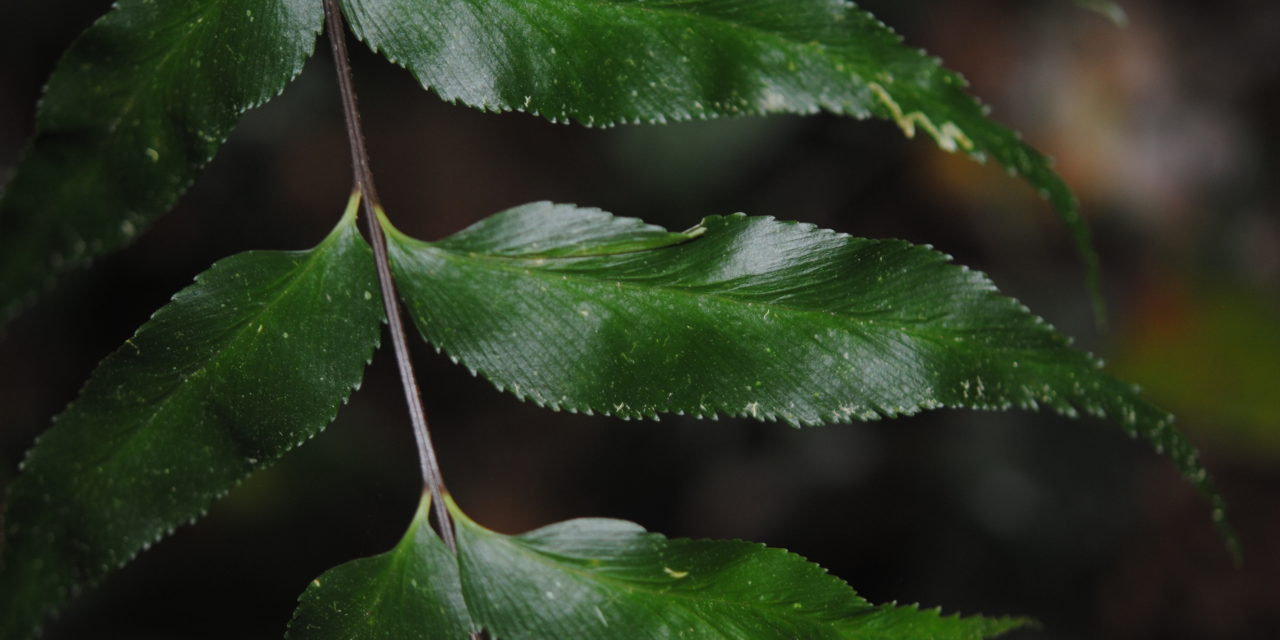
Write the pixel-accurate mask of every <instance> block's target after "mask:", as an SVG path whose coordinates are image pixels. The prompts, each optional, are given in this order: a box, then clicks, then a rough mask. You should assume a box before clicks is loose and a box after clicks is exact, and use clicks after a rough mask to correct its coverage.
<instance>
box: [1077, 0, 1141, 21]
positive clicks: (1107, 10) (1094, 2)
mask: <svg viewBox="0 0 1280 640" xmlns="http://www.w3.org/2000/svg"><path fill="white" fill-rule="evenodd" d="M1076 4H1078V5H1080V6H1082V7H1084V8H1086V9H1089V10H1091V11H1096V12H1098V13H1100V14H1102V15H1104V16H1106V17H1107V19H1108V20H1110V21H1112V22H1114V23H1116V24H1117V25H1119V26H1122V27H1123V26H1125V25H1127V24H1129V15H1128V14H1127V13H1125V11H1124V7H1122V6H1120V3H1119V2H1113V1H1112V0H1076Z"/></svg>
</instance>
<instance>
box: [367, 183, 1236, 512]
mask: <svg viewBox="0 0 1280 640" xmlns="http://www.w3.org/2000/svg"><path fill="white" fill-rule="evenodd" d="M384 224H385V218H384ZM388 227H389V225H388ZM389 239H390V252H391V260H392V266H393V268H394V269H395V271H396V275H397V281H398V283H399V288H400V292H401V295H402V296H403V297H404V299H405V301H406V303H407V306H408V307H409V309H410V310H411V313H412V316H413V318H414V320H415V321H416V322H417V325H418V328H419V330H420V331H421V333H422V334H423V336H424V337H425V338H426V339H427V341H428V342H430V343H432V344H433V345H435V346H436V347H437V348H440V349H443V350H444V351H445V352H447V353H448V354H449V355H450V356H452V357H453V358H455V359H456V360H458V361H460V362H462V363H463V364H465V365H466V366H467V367H468V368H470V369H471V370H472V371H475V372H478V373H479V374H480V375H483V376H484V377H486V378H488V379H489V380H491V381H492V382H493V383H494V384H495V385H497V386H498V388H500V389H504V390H509V391H511V392H512V393H514V394H516V395H517V396H519V397H521V398H526V399H530V400H533V401H534V402H536V403H538V404H540V405H545V406H549V407H552V408H555V409H566V410H569V411H581V412H588V413H591V412H596V413H605V414H611V415H617V416H621V417H625V418H642V417H656V416H657V414H659V413H677V414H692V415H695V416H701V417H714V416H716V415H719V414H725V415H730V416H744V417H752V418H758V419H762V420H783V421H786V422H788V423H790V424H793V425H816V424H823V423H831V422H847V421H851V420H867V419H874V418H878V417H882V416H886V417H891V416H896V415H900V414H911V413H915V412H917V411H920V410H922V409H930V408H937V407H961V408H975V409H1006V408H1012V407H1020V408H1026V409H1034V408H1037V407H1041V406H1045V407H1048V408H1051V409H1053V410H1055V411H1057V412H1058V413H1062V414H1064V415H1068V416H1075V415H1076V414H1077V413H1078V412H1080V411H1083V412H1085V413H1088V414H1090V415H1094V416H1098V417H1108V418H1111V419H1112V420H1114V421H1115V422H1117V423H1118V424H1120V425H1121V426H1123V427H1124V428H1125V429H1126V430H1127V431H1129V432H1130V433H1135V434H1137V433H1140V434H1141V435H1143V436H1144V437H1146V438H1147V439H1148V440H1150V441H1151V442H1152V443H1153V444H1154V445H1155V447H1156V448H1157V449H1158V450H1160V451H1162V452H1164V453H1165V454H1166V455H1168V456H1169V457H1170V458H1172V459H1173V461H1174V463H1175V464H1176V465H1177V466H1178V468H1179V469H1180V470H1181V471H1182V472H1183V474H1184V475H1186V476H1187V477H1188V479H1190V480H1191V482H1192V483H1194V484H1195V485H1196V486H1197V487H1198V488H1200V489H1201V491H1203V492H1204V493H1206V495H1208V496H1209V497H1210V499H1211V501H1212V502H1213V506H1214V514H1215V520H1216V521H1217V522H1218V523H1219V525H1222V526H1225V524H1224V516H1223V513H1222V506H1223V505H1222V500H1221V498H1220V497H1219V496H1218V494H1217V493H1216V491H1215V490H1214V489H1213V487H1212V486H1211V484H1210V482H1209V480H1208V478H1207V474H1206V473H1205V471H1204V469H1203V467H1202V466H1201V464H1200V462H1199V460H1198V457H1197V454H1196V451H1195V449H1194V448H1193V447H1192V446H1191V445H1190V444H1189V443H1188V442H1187V441H1186V440H1185V439H1184V438H1183V437H1182V435H1181V434H1180V433H1179V432H1178V431H1177V430H1176V429H1174V428H1173V426H1172V421H1173V419H1172V417H1171V416H1169V415H1168V414H1167V413H1165V412H1163V411H1160V410H1159V409H1156V408H1155V407H1153V406H1151V405H1150V404H1148V403H1147V402H1146V401H1144V400H1143V399H1142V398H1141V397H1140V396H1139V395H1138V392H1137V390H1136V389H1135V387H1133V386H1132V385H1130V384H1127V383H1124V382H1121V381H1118V380H1116V379H1114V378H1112V377H1110V376H1108V375H1107V374H1106V373H1104V372H1103V371H1102V368H1101V364H1100V362H1099V361H1098V360H1097V359H1096V358H1094V357H1092V356H1090V355H1088V354H1086V353H1084V352H1081V351H1078V350H1076V349H1073V348H1071V346H1070V344H1069V341H1068V340H1067V339H1066V338H1064V337H1063V336H1061V335H1060V334H1058V333H1057V332H1055V331H1054V330H1053V328H1052V327H1050V326H1049V325H1048V324H1047V323H1045V322H1044V321H1043V320H1041V319H1039V318H1037V317H1036V316H1033V315H1032V314H1031V313H1030V312H1029V311H1028V310H1027V309H1026V308H1025V307H1023V306H1022V305H1021V304H1019V303H1018V302H1017V301H1015V300H1013V299H1011V298H1008V297H1005V296H1003V295H1001V294H1000V293H999V292H998V291H997V290H996V288H995V286H994V285H993V284H992V283H991V281H990V280H989V279H987V277H986V276H985V275H983V274H981V273H979V272H976V271H972V270H969V269H967V268H965V267H962V266H958V265H955V264H952V263H951V262H950V259H949V257H948V256H946V255H944V254H941V253H938V252H936V251H933V250H932V249H930V248H928V247H922V246H916V245H912V244H909V243H907V242H904V241H900V240H867V239H861V238H853V237H849V236H846V235H843V234H837V233H834V232H831V231H826V230H822V229H818V228H815V227H813V226H811V225H805V224H798V223H788V222H779V221H777V220H774V219H772V218H759V217H746V216H743V215H741V214H739V215H734V216H729V217H709V218H706V219H705V220H703V222H702V224H700V225H699V226H698V227H696V228H694V229H693V230H691V231H689V232H685V233H682V234H672V233H670V232H667V231H665V230H663V229H661V228H659V227H654V226H650V225H645V224H643V223H641V222H640V221H638V220H635V219H630V218H617V217H614V216H611V215H609V214H607V213H604V212H602V211H599V210H596V209H580V208H575V207H573V206H569V205H554V204H549V203H534V204H529V205H525V206H522V207H517V208H515V209H511V210H508V211H505V212H502V213H499V214H497V215H494V216H492V217H490V218H488V219H486V220H484V221H481V222H479V223H477V224H476V225H473V226H472V227H470V228H468V229H465V230H463V231H461V232H459V233H458V234H455V235H454V236H451V237H449V238H446V239H444V240H442V241H440V242H437V243H425V242H420V241H417V240H413V239H411V238H408V237H406V236H404V235H403V234H400V233H399V232H397V231H395V230H394V229H391V230H390V231H389ZM1228 537H1230V535H1229V534H1228Z"/></svg>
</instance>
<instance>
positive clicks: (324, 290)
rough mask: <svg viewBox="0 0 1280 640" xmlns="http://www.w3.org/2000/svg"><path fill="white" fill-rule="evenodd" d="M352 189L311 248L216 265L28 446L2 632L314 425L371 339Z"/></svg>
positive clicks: (13, 491)
mask: <svg viewBox="0 0 1280 640" xmlns="http://www.w3.org/2000/svg"><path fill="white" fill-rule="evenodd" d="M356 201H357V199H356V198H355V197H353V198H352V201H351V204H350V205H349V207H348V209H347V213H346V215H345V216H344V217H343V220H342V222H341V223H340V224H339V225H338V227H337V228H336V229H335V230H334V231H333V233H332V234H330V236H329V237H328V238H327V239H325V240H324V241H323V242H322V243H320V245H319V246H317V247H316V248H315V249H312V250H310V251H298V252H280V251H255V252H248V253H242V254H239V255H236V256H232V257H230V258H227V259H224V260H222V261H219V262H218V263H217V264H215V265H213V267H211V268H210V269H209V270H208V271H206V272H204V273H203V274H201V275H199V276H197V278H196V281H195V284H193V285H191V286H189V287H187V288H186V289H184V290H182V291H181V292H179V293H178V294H177V295H175V296H174V297H173V301H172V302H170V303H169V304H167V305H166V306H164V307H163V308H161V309H160V310H159V311H157V312H156V313H155V315H153V316H152V318H151V319H150V320H149V321H147V323H146V324H144V325H143V326H142V327H141V328H140V329H138V332H137V333H136V334H135V335H134V336H133V337H132V338H131V339H129V340H126V341H125V344H124V345H123V346H121V347H120V348H119V349H118V350H117V351H116V352H114V353H112V354H111V355H110V356H108V357H107V358H106V359H105V360H104V361H103V362H102V364H100V365H99V366H98V368H97V370H95V371H94V373H93V375H92V376H91V377H90V379H89V381H88V383H86V384H85V386H84V389H83V390H82V391H81V393H80V396H79V398H77V399H76V400H75V401H74V402H72V403H71V405H70V406H68V407H67V409H66V411H64V412H63V413H62V415H60V416H59V417H58V418H57V424H56V425H55V426H54V427H53V428H52V429H50V430H49V431H48V432H47V433H45V434H44V435H43V436H41V438H40V440H39V442H38V443H37V444H36V446H35V447H33V448H32V449H31V451H30V452H29V453H28V454H27V458H26V461H25V462H24V469H23V472H22V474H21V475H19V476H18V478H17V479H16V480H15V481H14V482H13V483H12V485H11V486H10V489H9V494H8V504H7V510H6V512H5V517H4V523H5V535H4V548H3V552H2V553H0V639H3V640H14V639H17V638H25V637H29V636H30V635H31V634H32V633H33V632H34V630H35V629H36V628H37V627H38V626H39V625H40V624H41V622H42V621H43V619H44V618H45V616H46V615H48V614H49V613H50V612H52V611H53V610H54V609H55V608H57V607H58V606H59V605H60V604H61V603H62V602H63V601H65V600H66V599H67V598H68V597H70V596H71V595H72V594H73V593H74V592H75V591H77V590H79V589H80V588H82V587H85V586H89V585H92V584H93V583H95V582H97V581H98V580H99V579H101V578H102V577H103V576H104V575H105V574H106V573H107V572H109V571H111V570H113V569H115V568H117V567H120V566H121V565H123V564H125V563H126V562H128V561H129V560H130V559H131V558H132V557H133V556H134V555H136V554H137V553H138V552H139V551H141V550H143V549H145V548H147V547H148V546H150V545H151V544H152V543H154V542H156V541H157V540H159V539H160V538H161V537H163V536H165V535H166V534H168V533H169V532H170V531H172V530H173V528H174V527H176V526H178V525H180V524H183V523H186V522H190V521H192V520H194V519H195V518H197V517H199V516H200V515H202V514H203V513H204V512H205V510H206V509H207V508H208V506H209V504H210V503H212V502H213V501H214V500H215V499H216V498H218V497H220V496H222V495H223V494H225V493H226V492H227V491H228V490H229V489H230V488H231V487H232V486H234V485H235V484H236V483H238V482H240V480H241V479H243V478H244V477H245V476H247V475H248V474H249V473H250V472H251V471H253V470H255V469H258V468H261V467H263V466H265V465H267V464H268V463H270V462H273V461H274V460H276V459H278V458H279V457H280V456H281V455H283V454H284V453H285V452H286V451H288V450H289V449H292V448H294V447H296V446H298V445H299V444H301V443H302V442H304V441H306V440H307V439H308V438H310V437H312V436H314V435H315V434H316V433H318V432H319V431H320V430H321V429H323V428H324V426H325V425H327V424H328V423H329V422H330V421H331V420H332V419H333V417H334V415H335V414H336V412H337V410H338V406H339V404H340V403H343V402H345V401H346V399H347V397H348V395H349V394H350V393H351V391H352V389H353V388H354V387H356V386H358V385H359V383H360V379H361V376H362V373H363V371H364V367H365V364H366V363H367V362H368V360H369V358H370V357H371V356H372V355H373V350H374V349H375V348H376V347H377V344H378V336H379V332H380V329H381V327H380V324H379V322H380V320H381V319H382V318H383V312H382V307H381V298H380V296H379V295H378V293H377V291H378V288H377V283H376V281H375V277H374V268H373V261H372V255H371V252H370V250H369V247H368V245H367V244H365V242H364V240H363V239H362V238H361V237H360V235H359V233H358V232H357V231H356V230H355V226H354V219H355V212H356Z"/></svg>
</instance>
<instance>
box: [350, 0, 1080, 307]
mask: <svg viewBox="0 0 1280 640" xmlns="http://www.w3.org/2000/svg"><path fill="white" fill-rule="evenodd" d="M343 6H344V10H345V13H346V15H347V17H348V20H349V21H350V23H351V29H352V30H353V31H354V32H355V33H356V35H357V36H358V37H360V38H361V39H362V40H364V41H365V42H367V43H368V44H369V46H370V47H372V48H373V49H374V50H375V51H379V52H381V53H382V54H384V55H385V56H386V57H387V58H389V59H390V60H392V61H393V62H396V63H398V64H401V65H403V66H404V67H406V68H407V69H409V71H411V72H412V73H413V74H414V75H415V76H416V77H417V79H418V80H419V82H421V83H422V85H423V86H424V87H427V88H430V89H432V90H433V91H435V92H436V93H438V94H439V95H440V97H442V98H443V99H445V100H448V101H455V102H462V103H464V104H466V105H469V106H472V107H477V108H480V109H485V110H493V111H510V110H517V111H528V112H530V113H534V114H540V115H543V116H546V117H547V118H549V119H551V120H552V121H567V120H570V119H572V120H577V121H579V122H582V123H584V124H587V125H606V126H607V125H612V124H617V123H629V122H664V121H668V120H688V119H692V118H712V117H719V116H733V115H743V114H764V113H816V112H818V111H828V112H832V113H837V114H843V115H849V116H853V117H857V118H866V117H869V116H875V117H878V118H885V119H891V120H893V121H895V122H896V123H897V124H898V126H899V127H901V128H902V130H903V132H904V133H905V134H906V135H907V136H909V137H910V136H913V135H914V134H915V133H916V131H924V132H926V133H927V134H929V135H930V136H931V137H933V138H934V140H935V141H936V142H937V143H938V145H939V146H941V147H942V148H943V149H946V150H948V151H955V150H963V151H965V152H967V153H969V154H970V155H972V156H974V157H976V158H978V159H981V160H985V158H987V157H988V156H990V157H992V158H994V159H995V160H996V161H997V162H999V163H1000V164H1001V165H1003V166H1004V167H1005V168H1006V169H1008V170H1009V171H1010V172H1011V173H1017V174H1022V175H1023V176H1025V178H1026V179H1027V180H1028V181H1029V182H1030V183H1031V184H1032V185H1033V186H1035V187H1036V188H1037V189H1039V190H1040V192H1041V193H1042V194H1043V195H1044V196H1045V197H1047V198H1048V199H1049V200H1051V201H1052V203H1053V205H1054V207H1055V208H1056V209H1057V211H1058V213H1059V214H1060V215H1061V216H1062V218H1063V219H1064V220H1065V221H1066V223H1067V225H1068V226H1069V227H1070V228H1071V230H1072V232H1073V233H1074V235H1075V240H1076V243H1077V246H1078V248H1079V251H1080V253H1081V255H1082V257H1083V258H1084V260H1085V262H1086V266H1087V268H1088V271H1089V280H1090V286H1091V288H1092V290H1093V291H1094V293H1095V305H1096V306H1097V310H1098V313H1099V318H1100V319H1101V318H1102V300H1101V297H1100V296H1099V295H1097V292H1098V291H1099V287H1098V281H1097V269H1098V268H1097V256H1096V254H1095V253H1094V251H1093V248H1092V246H1091V244H1090V240H1089V234H1088V230H1087V228H1086V225H1085V222H1084V220H1082V219H1081V217H1080V214H1079V205H1078V203H1077V201H1076V199H1075V196H1074V195H1073V194H1072V193H1071V190H1070V189H1069V188H1068V187H1067V186H1066V184H1065V183H1064V182H1063V181H1062V179H1061V178H1060V177H1059V176H1058V175H1057V174H1056V173H1055V172H1054V171H1053V169H1052V168H1051V166H1050V164H1051V163H1050V161H1049V159H1048V158H1046V157H1045V156H1044V155H1042V154H1040V153H1039V152H1038V151H1036V150H1035V149H1033V148H1032V147H1031V146H1029V145H1027V144H1026V143H1024V142H1023V141H1022V140H1021V139H1020V137H1019V136H1018V135H1017V134H1016V133H1014V132H1013V131H1010V130H1008V129H1006V128H1004V127H1001V126H1000V125H998V124H996V123H995V122H994V121H992V120H991V119H989V118H988V117H987V109H986V108H985V107H983V106H982V105H981V104H979V103H978V102H977V101H976V100H974V99H973V98H972V97H971V96H970V95H969V94H967V93H966V92H965V90H964V89H965V87H966V85H967V82H966V81H965V80H964V79H963V78H962V77H960V76H959V75H958V74H956V73H954V72H951V71H949V70H947V69H945V68H943V67H942V66H941V65H940V64H939V62H938V61H937V60H936V59H934V58H930V57H928V56H927V55H926V54H925V53H924V52H922V51H919V50H917V49H914V48H911V47H907V46H905V45H903V44H902V42H901V38H900V37H899V36H898V35H897V34H895V33H894V32H893V31H892V30H890V29H889V28H888V27H886V26H885V25H884V24H883V23H881V22H880V21H879V20H877V19H876V18H875V17H874V16H872V15H871V14H869V13H867V12H866V11H863V10H862V9H860V8H858V7H857V6H856V5H854V4H853V3H851V2H847V1H846V0H721V1H714V2H713V1H707V0H702V1H697V2H683V1H682V2H676V1H672V0H528V1H525V0H521V1H515V0H343Z"/></svg>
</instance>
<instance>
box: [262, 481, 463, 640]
mask: <svg viewBox="0 0 1280 640" xmlns="http://www.w3.org/2000/svg"><path fill="white" fill-rule="evenodd" d="M430 504H431V495H430V494H424V495H423V498H422V503H421V505H419V507H418V513H417V515H415V516H414V518H413V523H412V524H410V525H409V530H408V531H407V532H406V533H405V535H404V538H403V539H401V540H400V543H399V544H397V545H396V547H395V548H394V549H392V550H391V551H388V552H386V553H383V554H381V555H377V556H373V557H371V558H361V559H359V560H353V561H351V562H348V563H346V564H343V565H341V566H338V567H334V568H333V569H330V570H328V571H326V572H324V575H322V576H320V577H319V578H316V579H315V580H313V581H312V582H311V586H309V587H307V590H306V591H305V592H303V594H302V597H301V598H299V599H298V608H297V610H296V611H294V614H293V620H291V621H290V622H289V632H288V634H286V635H287V637H289V638H295V639H297V640H465V638H467V637H468V635H469V634H470V633H472V632H474V631H479V628H478V627H477V626H476V625H475V623H473V622H472V621H471V616H470V614H469V613H468V612H467V605H466V603H465V602H463V600H462V591H461V586H460V585H461V583H460V581H459V578H458V559H457V557H456V556H454V555H453V553H451V552H450V551H449V549H448V548H446V547H445V545H444V542H442V541H441V540H440V538H439V536H437V535H436V534H435V532H434V531H432V530H431V525H430V524H429V523H428V517H429V515H430V511H429V508H428V507H429V506H430Z"/></svg>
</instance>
